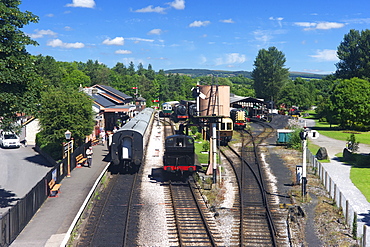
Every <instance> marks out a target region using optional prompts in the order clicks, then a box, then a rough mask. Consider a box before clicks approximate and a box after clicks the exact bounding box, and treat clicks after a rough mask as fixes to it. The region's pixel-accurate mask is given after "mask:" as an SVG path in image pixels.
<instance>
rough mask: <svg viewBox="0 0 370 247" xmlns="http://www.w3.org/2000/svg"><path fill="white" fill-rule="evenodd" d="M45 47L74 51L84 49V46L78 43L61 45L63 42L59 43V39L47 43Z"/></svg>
mask: <svg viewBox="0 0 370 247" xmlns="http://www.w3.org/2000/svg"><path fill="white" fill-rule="evenodd" d="M46 45H47V46H51V47H62V48H76V49H79V48H83V47H85V45H84V44H83V43H80V42H76V43H63V41H61V40H60V39H53V40H51V41H49V42H48V43H47V44H46Z"/></svg>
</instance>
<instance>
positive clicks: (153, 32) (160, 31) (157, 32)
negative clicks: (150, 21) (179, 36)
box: [148, 28, 163, 35]
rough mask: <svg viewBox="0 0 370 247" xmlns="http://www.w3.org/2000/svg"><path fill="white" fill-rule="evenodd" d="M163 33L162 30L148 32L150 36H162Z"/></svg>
mask: <svg viewBox="0 0 370 247" xmlns="http://www.w3.org/2000/svg"><path fill="white" fill-rule="evenodd" d="M161 33H163V31H162V29H158V28H157V29H152V30H150V31H149V32H148V35H152V34H155V35H160V34H161Z"/></svg>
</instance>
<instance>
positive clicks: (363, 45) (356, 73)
mask: <svg viewBox="0 0 370 247" xmlns="http://www.w3.org/2000/svg"><path fill="white" fill-rule="evenodd" d="M369 40H370V30H369V29H366V30H363V31H361V32H360V31H358V30H354V29H351V30H350V32H349V33H348V34H346V35H344V40H343V41H342V42H341V43H340V45H339V46H338V50H337V55H338V58H339V59H340V61H339V62H338V63H337V64H336V67H337V71H336V76H337V77H339V78H342V79H350V78H352V77H358V78H364V79H366V78H370V42H369Z"/></svg>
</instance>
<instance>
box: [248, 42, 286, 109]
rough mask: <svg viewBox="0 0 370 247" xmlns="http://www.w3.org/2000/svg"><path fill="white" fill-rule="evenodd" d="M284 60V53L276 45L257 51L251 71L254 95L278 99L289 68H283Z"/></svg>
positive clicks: (267, 98) (266, 98)
mask: <svg viewBox="0 0 370 247" xmlns="http://www.w3.org/2000/svg"><path fill="white" fill-rule="evenodd" d="M285 61H286V59H285V55H284V53H282V52H281V51H279V50H278V49H277V48H276V47H269V48H268V49H267V50H266V49H261V50H259V51H258V55H257V57H256V60H255V61H254V66H255V68H254V69H253V71H252V78H253V80H254V90H255V92H256V97H258V98H263V99H265V100H273V101H275V102H277V101H278V95H279V91H280V89H281V87H282V86H283V85H284V84H285V82H286V81H287V80H288V77H289V69H287V68H284V67H285Z"/></svg>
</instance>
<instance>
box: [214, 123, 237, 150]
mask: <svg viewBox="0 0 370 247" xmlns="http://www.w3.org/2000/svg"><path fill="white" fill-rule="evenodd" d="M233 125H234V124H233V120H232V119H231V118H222V119H221V122H220V123H219V124H218V126H217V137H218V138H219V141H220V145H221V146H226V145H227V144H228V143H229V141H231V139H232V137H233V131H234V128H233Z"/></svg>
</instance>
